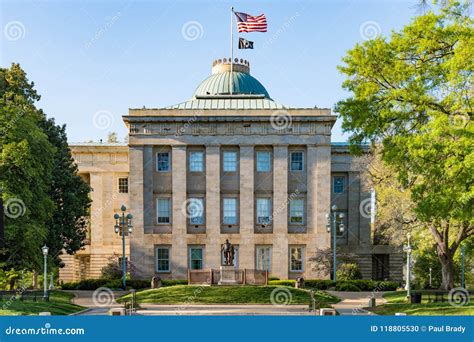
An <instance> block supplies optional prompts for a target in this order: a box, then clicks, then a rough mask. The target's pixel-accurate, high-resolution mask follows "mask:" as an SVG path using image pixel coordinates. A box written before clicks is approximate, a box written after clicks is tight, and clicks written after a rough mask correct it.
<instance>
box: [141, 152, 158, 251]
mask: <svg viewBox="0 0 474 342" xmlns="http://www.w3.org/2000/svg"><path fill="white" fill-rule="evenodd" d="M153 161H154V158H153V146H144V148H143V211H144V212H143V225H144V232H145V234H150V233H153V226H154V222H155V218H154V217H153V216H154V215H153V213H154V208H155V206H156V203H155V201H154V199H153V174H154V172H155V169H156V166H155V165H154V162H153ZM153 253H154V252H153Z"/></svg>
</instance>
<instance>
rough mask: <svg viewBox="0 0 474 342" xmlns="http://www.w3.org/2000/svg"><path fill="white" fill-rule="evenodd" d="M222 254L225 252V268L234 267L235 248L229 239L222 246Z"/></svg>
mask: <svg viewBox="0 0 474 342" xmlns="http://www.w3.org/2000/svg"><path fill="white" fill-rule="evenodd" d="M222 252H224V266H233V265H234V246H233V245H232V244H231V243H230V242H229V239H226V240H225V244H224V245H223V246H222Z"/></svg>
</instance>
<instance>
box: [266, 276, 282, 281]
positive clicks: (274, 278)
mask: <svg viewBox="0 0 474 342" xmlns="http://www.w3.org/2000/svg"><path fill="white" fill-rule="evenodd" d="M270 280H280V278H278V277H275V276H269V277H268V281H270Z"/></svg>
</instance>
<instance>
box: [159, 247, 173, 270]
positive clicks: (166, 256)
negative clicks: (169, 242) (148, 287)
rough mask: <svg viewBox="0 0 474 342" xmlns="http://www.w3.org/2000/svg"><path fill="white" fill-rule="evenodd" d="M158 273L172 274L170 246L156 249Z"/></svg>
mask: <svg viewBox="0 0 474 342" xmlns="http://www.w3.org/2000/svg"><path fill="white" fill-rule="evenodd" d="M156 271H157V272H170V248H169V247H168V246H159V247H156Z"/></svg>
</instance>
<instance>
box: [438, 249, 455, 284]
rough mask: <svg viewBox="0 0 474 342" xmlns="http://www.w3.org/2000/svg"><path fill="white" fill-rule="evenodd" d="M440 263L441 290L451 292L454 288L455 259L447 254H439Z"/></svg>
mask: <svg viewBox="0 0 474 342" xmlns="http://www.w3.org/2000/svg"><path fill="white" fill-rule="evenodd" d="M438 257H439V261H440V262H441V275H442V281H441V288H442V289H443V290H446V291H449V290H451V289H452V288H453V287H454V265H453V257H452V256H451V257H450V256H448V255H446V254H439V255H438Z"/></svg>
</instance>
